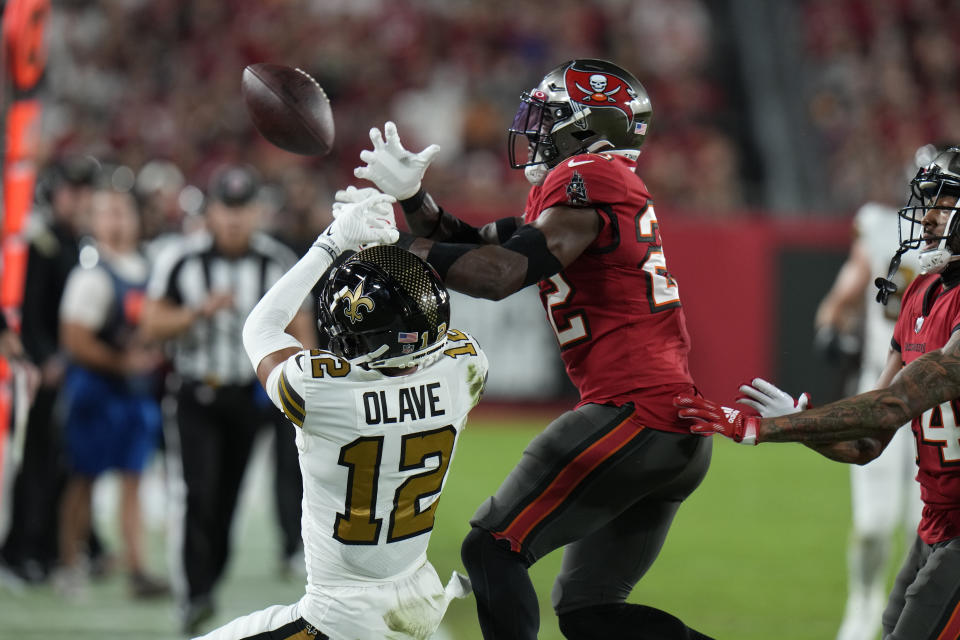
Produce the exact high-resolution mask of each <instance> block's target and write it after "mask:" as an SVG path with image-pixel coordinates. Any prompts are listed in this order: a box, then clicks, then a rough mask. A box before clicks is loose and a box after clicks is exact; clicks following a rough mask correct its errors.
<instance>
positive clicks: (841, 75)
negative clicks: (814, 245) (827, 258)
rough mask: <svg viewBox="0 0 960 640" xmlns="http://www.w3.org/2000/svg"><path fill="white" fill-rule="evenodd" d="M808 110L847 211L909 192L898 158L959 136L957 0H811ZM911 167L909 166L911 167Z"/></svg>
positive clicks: (833, 191)
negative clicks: (873, 200)
mask: <svg viewBox="0 0 960 640" xmlns="http://www.w3.org/2000/svg"><path fill="white" fill-rule="evenodd" d="M801 6H802V7H803V11H804V13H803V18H804V22H803V26H804V36H805V39H804V49H805V50H804V52H803V53H804V56H805V59H806V61H807V63H808V66H809V67H810V70H811V73H810V75H809V78H810V84H811V86H810V87H809V90H808V101H809V115H810V119H811V121H812V122H813V124H814V126H815V130H816V131H817V133H818V134H819V135H818V137H819V139H820V143H821V145H822V154H823V158H824V161H825V162H826V164H827V177H828V183H827V185H826V187H827V188H828V189H829V190H830V195H831V200H832V201H833V202H834V203H835V206H836V207H837V209H838V210H839V211H841V212H843V213H849V212H851V211H853V210H854V209H855V208H856V207H857V206H859V205H860V204H861V203H863V202H864V201H866V200H868V199H880V200H883V201H888V202H890V203H892V204H894V205H902V203H903V202H904V200H905V194H906V191H905V185H906V182H907V181H906V179H905V176H904V161H905V160H906V159H910V158H912V156H913V153H914V150H916V149H917V148H919V147H920V146H921V145H923V144H926V143H928V142H933V143H934V144H937V145H938V146H942V143H944V142H949V143H954V144H956V143H957V142H958V141H960V100H958V99H957V98H958V92H960V85H958V83H957V79H958V73H960V67H958V60H960V57H958V53H960V40H958V39H957V38H956V35H955V33H954V24H955V22H954V20H953V19H954V18H960V5H958V4H957V3H956V2H937V1H936V0H842V1H838V0H808V1H807V2H803V3H801ZM911 177H912V174H911Z"/></svg>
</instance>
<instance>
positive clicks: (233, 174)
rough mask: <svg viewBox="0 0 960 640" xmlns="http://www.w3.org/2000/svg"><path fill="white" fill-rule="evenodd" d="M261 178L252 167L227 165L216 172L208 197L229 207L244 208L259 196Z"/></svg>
mask: <svg viewBox="0 0 960 640" xmlns="http://www.w3.org/2000/svg"><path fill="white" fill-rule="evenodd" d="M259 190H260V177H259V176H258V175H257V172H256V171H254V169H253V168H252V167H249V166H246V165H226V166H223V167H220V168H219V169H217V171H215V172H214V174H213V178H212V179H211V181H210V189H209V193H208V196H209V197H210V199H211V200H216V201H219V202H222V203H223V204H225V205H227V206H228V207H242V206H243V205H245V204H247V203H248V202H250V201H251V200H253V199H254V198H255V197H256V196H257V192H258V191H259Z"/></svg>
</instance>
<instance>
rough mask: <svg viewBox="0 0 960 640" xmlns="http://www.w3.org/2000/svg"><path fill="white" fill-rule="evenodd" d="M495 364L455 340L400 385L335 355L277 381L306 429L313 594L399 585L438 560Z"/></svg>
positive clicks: (293, 364) (291, 362) (314, 358)
mask: <svg viewBox="0 0 960 640" xmlns="http://www.w3.org/2000/svg"><path fill="white" fill-rule="evenodd" d="M486 376H487V358H486V356H485V355H484V353H483V351H481V349H480V346H479V344H477V342H476V341H475V340H474V339H473V338H472V337H470V336H469V335H467V334H465V333H463V332H460V331H456V330H451V331H449V332H448V333H447V344H446V347H445V349H444V350H443V352H442V355H440V356H439V357H438V358H437V359H436V360H434V361H433V362H432V363H430V364H428V365H427V366H425V367H421V368H420V369H419V370H417V371H415V372H414V373H412V374H409V375H404V376H398V377H390V376H386V375H384V374H382V373H380V372H378V371H377V370H369V369H365V368H363V367H362V366H358V365H357V364H356V363H355V362H351V361H348V360H345V359H343V358H340V357H338V356H336V355H334V354H332V353H329V352H327V351H318V350H314V351H302V352H300V353H298V354H296V355H294V356H292V357H291V358H289V359H288V360H287V361H286V362H285V363H284V364H283V368H282V371H281V373H280V375H279V376H277V375H273V376H271V378H270V383H272V384H274V385H275V387H274V388H272V389H269V390H268V391H270V392H271V393H270V396H271V397H272V398H275V401H274V402H275V404H277V406H278V407H279V408H280V409H282V410H283V412H284V413H285V414H286V415H287V417H288V418H289V419H290V420H291V421H293V423H294V424H295V425H297V426H298V427H300V429H298V430H297V447H298V449H299V451H300V468H301V470H302V472H303V522H302V527H303V540H304V550H305V555H306V561H307V583H308V584H307V595H308V596H309V595H310V593H311V588H312V587H313V588H314V589H315V590H319V588H320V587H321V586H330V585H351V584H352V585H358V584H364V585H369V584H371V583H376V582H383V581H389V580H393V579H396V578H398V577H401V576H403V575H405V574H407V573H410V572H412V571H414V570H416V569H417V568H418V567H420V566H421V565H422V564H423V563H424V561H425V559H426V550H427V543H428V542H429V539H430V532H431V530H432V529H433V524H434V515H435V512H436V509H437V505H438V500H439V498H440V492H441V491H442V489H443V485H444V483H445V481H446V477H447V472H448V470H449V468H450V462H451V460H452V459H453V453H454V449H455V447H456V443H457V438H458V436H459V434H460V432H461V431H462V430H463V428H464V425H465V424H466V421H467V414H468V413H469V411H470V410H471V409H472V408H473V407H474V406H475V405H476V404H477V402H478V401H479V400H480V394H481V393H482V391H483V387H484V383H485V381H486Z"/></svg>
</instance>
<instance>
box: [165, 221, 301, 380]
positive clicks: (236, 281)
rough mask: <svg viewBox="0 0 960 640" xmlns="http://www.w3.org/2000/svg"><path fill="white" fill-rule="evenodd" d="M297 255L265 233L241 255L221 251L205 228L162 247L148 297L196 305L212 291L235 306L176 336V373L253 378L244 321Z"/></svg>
mask: <svg viewBox="0 0 960 640" xmlns="http://www.w3.org/2000/svg"><path fill="white" fill-rule="evenodd" d="M296 260H297V258H296V255H295V254H294V253H293V251H291V250H290V249H289V248H288V247H287V246H286V245H283V244H281V243H280V242H279V241H277V240H274V239H273V238H271V237H269V236H267V235H265V234H263V233H255V234H254V235H253V236H252V238H251V240H250V248H249V250H248V251H247V253H245V254H244V255H242V256H239V257H231V256H224V255H222V254H220V253H219V252H218V251H217V250H216V248H215V247H214V245H213V237H212V236H211V235H210V234H209V233H208V232H200V233H198V234H196V235H192V236H190V237H188V238H186V239H185V240H184V241H183V242H180V243H171V244H170V245H168V246H166V247H165V248H164V249H162V250H161V252H160V254H159V255H158V256H157V259H156V262H155V264H154V268H153V272H152V273H151V275H150V280H149V282H148V283H147V296H148V297H149V298H151V299H166V300H168V301H169V302H172V303H173V304H176V305H179V306H186V307H190V308H193V309H198V308H200V307H201V306H202V305H203V303H204V301H205V300H206V299H207V297H208V296H210V295H211V294H212V293H223V292H230V293H232V294H233V307H231V308H227V309H221V310H220V311H218V312H216V313H215V314H214V315H213V316H212V317H210V318H204V319H200V320H198V321H196V322H195V323H194V324H193V325H192V326H191V327H190V328H189V329H188V330H187V331H185V332H184V333H182V334H180V335H179V336H178V337H177V338H176V341H175V346H174V353H173V366H174V369H175V370H176V372H177V373H179V374H180V375H181V376H182V377H183V378H184V379H185V380H187V381H200V382H207V383H210V384H213V385H217V386H219V385H242V384H247V383H250V382H253V381H254V380H255V379H256V373H255V372H254V370H253V368H252V367H251V366H250V361H249V360H248V359H247V355H246V353H245V352H244V350H243V338H242V332H243V323H244V322H245V321H246V319H247V315H248V314H249V313H250V311H251V310H253V307H254V306H255V305H256V304H257V302H258V301H259V300H260V298H262V297H263V294H264V293H266V291H267V289H269V288H270V287H271V286H272V285H273V283H274V282H276V281H277V280H279V279H280V276H282V275H283V274H284V273H286V271H287V270H288V269H290V267H292V266H293V264H294V263H295V262H296Z"/></svg>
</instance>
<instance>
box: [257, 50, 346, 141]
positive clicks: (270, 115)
mask: <svg viewBox="0 0 960 640" xmlns="http://www.w3.org/2000/svg"><path fill="white" fill-rule="evenodd" d="M241 92H242V94H243V100H244V102H245V103H246V105H247V111H248V112H249V113H250V119H251V120H252V121H253V124H254V126H255V127H256V128H257V131H259V132H260V133H261V135H263V137H264V138H266V139H267V140H269V141H270V142H272V143H273V144H275V145H276V146H278V147H280V148H281V149H284V150H286V151H290V152H292V153H299V154H301V155H308V156H322V155H324V154H326V153H328V152H329V151H330V149H331V147H333V135H334V127H333V111H331V109H330V100H329V99H328V98H327V94H326V93H325V92H324V90H323V89H322V88H321V87H320V85H319V83H317V81H316V80H314V79H313V78H312V77H311V76H310V74H308V73H306V72H304V71H301V70H300V69H295V68H293V67H286V66H283V65H279V64H268V63H265V62H261V63H258V64H252V65H250V66H248V67H247V68H246V69H244V70H243V81H242V84H241Z"/></svg>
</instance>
